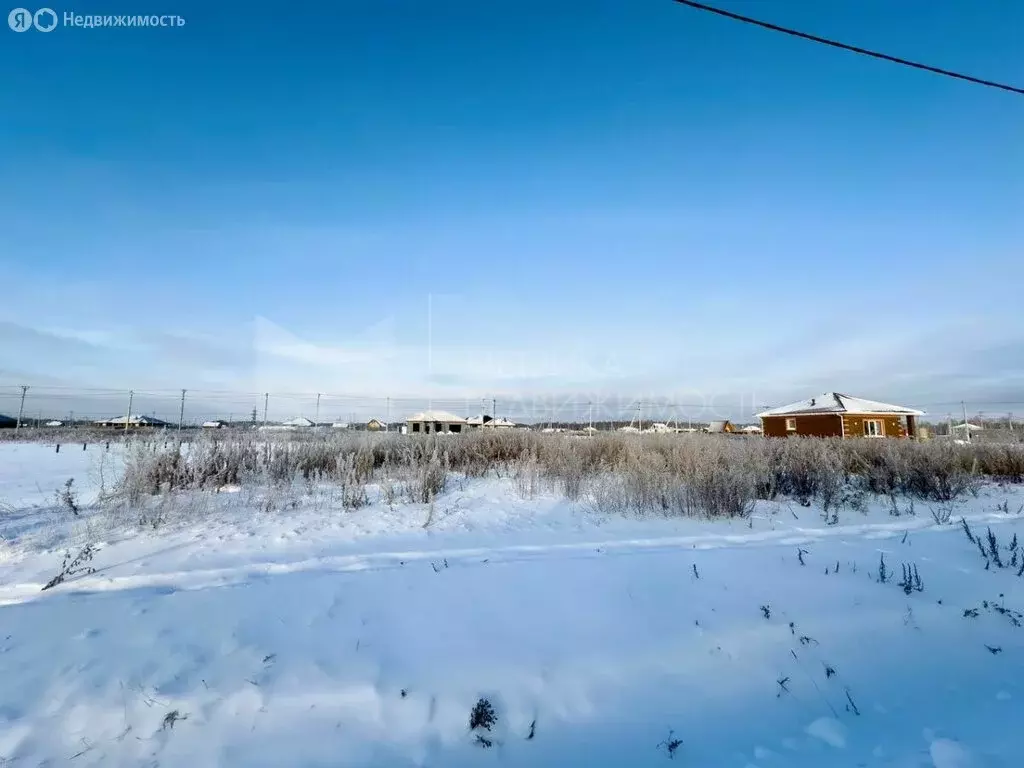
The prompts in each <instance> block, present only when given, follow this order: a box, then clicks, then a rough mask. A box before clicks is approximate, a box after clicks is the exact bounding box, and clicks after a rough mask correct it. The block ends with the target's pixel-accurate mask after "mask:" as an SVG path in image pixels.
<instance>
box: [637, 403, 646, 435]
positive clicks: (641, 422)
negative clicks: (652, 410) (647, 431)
mask: <svg viewBox="0 0 1024 768" xmlns="http://www.w3.org/2000/svg"><path fill="white" fill-rule="evenodd" d="M642 407H643V403H637V404H636V428H637V431H638V432H641V433H642V432H643V431H644V420H643V416H642V415H641V412H640V409H641V408H642Z"/></svg>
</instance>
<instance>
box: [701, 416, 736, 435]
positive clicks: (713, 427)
mask: <svg viewBox="0 0 1024 768" xmlns="http://www.w3.org/2000/svg"><path fill="white" fill-rule="evenodd" d="M704 431H705V432H710V433H711V434H713V435H731V434H732V433H733V432H735V431H736V427H734V426H733V423H732V422H731V421H729V420H728V419H726V420H725V421H712V422H710V423H709V424H708V425H707V427H705V430H704Z"/></svg>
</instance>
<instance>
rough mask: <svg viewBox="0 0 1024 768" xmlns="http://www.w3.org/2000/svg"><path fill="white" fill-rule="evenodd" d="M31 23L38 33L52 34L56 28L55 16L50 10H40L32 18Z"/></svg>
mask: <svg viewBox="0 0 1024 768" xmlns="http://www.w3.org/2000/svg"><path fill="white" fill-rule="evenodd" d="M32 23H33V24H34V25H35V27H36V29H38V30H39V31H40V32H52V31H53V30H54V29H55V28H56V26H57V14H56V13H54V12H53V9H52V8H40V9H39V10H38V11H36V13H35V15H34V16H33V17H32Z"/></svg>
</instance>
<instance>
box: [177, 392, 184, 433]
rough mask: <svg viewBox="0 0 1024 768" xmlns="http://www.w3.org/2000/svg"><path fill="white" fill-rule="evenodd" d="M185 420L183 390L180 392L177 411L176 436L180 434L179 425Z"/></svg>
mask: <svg viewBox="0 0 1024 768" xmlns="http://www.w3.org/2000/svg"><path fill="white" fill-rule="evenodd" d="M184 420H185V390H184V389H183V390H181V408H180V409H179V410H178V434H179V435H180V434H181V423H182V422H183V421H184Z"/></svg>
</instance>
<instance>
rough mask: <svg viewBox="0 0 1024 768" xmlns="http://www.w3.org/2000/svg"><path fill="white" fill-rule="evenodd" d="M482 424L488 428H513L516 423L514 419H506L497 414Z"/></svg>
mask: <svg viewBox="0 0 1024 768" xmlns="http://www.w3.org/2000/svg"><path fill="white" fill-rule="evenodd" d="M484 426H485V427H487V428H489V429H513V428H515V427H516V426H517V425H516V423H515V422H514V421H511V420H510V419H506V418H505V417H504V416H499V417H498V418H496V419H491V420H490V421H488V422H487V423H486V424H484Z"/></svg>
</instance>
